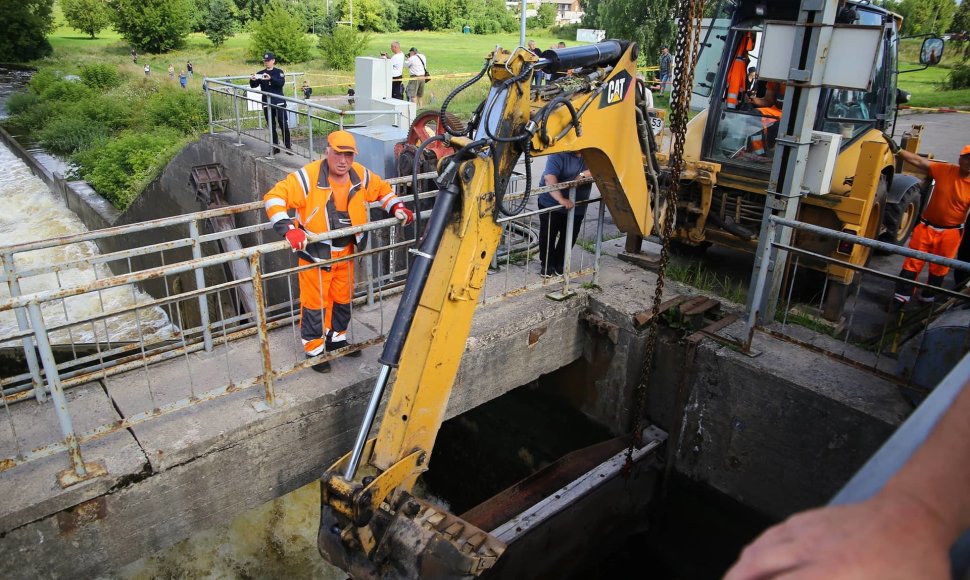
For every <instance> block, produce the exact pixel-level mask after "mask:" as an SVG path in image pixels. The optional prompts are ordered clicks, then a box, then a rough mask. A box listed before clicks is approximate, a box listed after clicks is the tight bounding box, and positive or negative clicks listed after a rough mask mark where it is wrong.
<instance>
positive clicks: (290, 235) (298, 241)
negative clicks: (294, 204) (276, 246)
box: [286, 225, 306, 252]
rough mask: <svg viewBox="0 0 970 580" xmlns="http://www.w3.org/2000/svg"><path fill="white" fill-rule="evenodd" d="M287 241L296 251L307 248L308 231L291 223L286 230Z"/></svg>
mask: <svg viewBox="0 0 970 580" xmlns="http://www.w3.org/2000/svg"><path fill="white" fill-rule="evenodd" d="M286 241H287V242H289V243H290V247H291V248H293V251H294V252H299V251H300V250H305V249H306V232H304V231H303V230H301V229H300V228H298V227H296V226H293V225H291V226H290V229H289V230H288V231H287V232H286Z"/></svg>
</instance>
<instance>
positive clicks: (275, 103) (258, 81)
mask: <svg viewBox="0 0 970 580" xmlns="http://www.w3.org/2000/svg"><path fill="white" fill-rule="evenodd" d="M263 66H264V68H263V70H260V71H257V72H255V73H253V75H252V76H250V77H249V86H250V87H252V88H254V89H255V88H257V87H259V90H261V91H263V93H269V94H264V95H263V115H265V117H266V123H267V124H268V125H269V128H270V129H269V131H270V134H271V135H272V136H273V145H274V147H273V153H274V154H275V153H279V152H280V148H279V147H276V146H277V145H279V144H280V142H279V138H278V137H277V135H276V128H277V127H279V128H280V132H281V133H282V134H283V144H284V145H285V146H286V149H287V151H286V153H287V154H289V155H292V154H293V153H292V152H291V151H289V149H290V127H289V125H287V122H286V101H285V100H283V85H285V84H286V76H285V75H284V74H283V69H279V68H276V55H275V54H273V53H272V52H266V53H264V54H263ZM273 95H279V97H276V96H273Z"/></svg>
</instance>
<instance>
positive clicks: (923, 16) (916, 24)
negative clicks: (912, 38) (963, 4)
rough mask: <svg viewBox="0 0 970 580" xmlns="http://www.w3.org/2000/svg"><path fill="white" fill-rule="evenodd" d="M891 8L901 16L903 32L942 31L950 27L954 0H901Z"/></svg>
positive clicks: (953, 11)
mask: <svg viewBox="0 0 970 580" xmlns="http://www.w3.org/2000/svg"><path fill="white" fill-rule="evenodd" d="M893 9H894V10H895V11H897V12H899V14H901V15H902V17H903V30H902V33H903V34H933V33H942V32H945V31H947V30H949V28H950V23H951V22H952V21H953V15H954V14H955V13H956V10H957V5H956V0H901V1H900V2H899V3H898V4H896V5H895V6H893Z"/></svg>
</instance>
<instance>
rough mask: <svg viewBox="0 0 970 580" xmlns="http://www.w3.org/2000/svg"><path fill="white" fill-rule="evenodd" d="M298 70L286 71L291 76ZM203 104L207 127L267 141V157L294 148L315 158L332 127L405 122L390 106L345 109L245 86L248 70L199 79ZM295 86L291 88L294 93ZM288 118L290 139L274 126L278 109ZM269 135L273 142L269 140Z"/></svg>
mask: <svg viewBox="0 0 970 580" xmlns="http://www.w3.org/2000/svg"><path fill="white" fill-rule="evenodd" d="M302 74H303V73H289V74H288V76H290V75H292V76H293V77H294V80H293V83H294V89H295V88H296V77H297V76H300V75H302ZM203 87H204V88H205V93H206V106H207V108H208V112H209V133H212V134H214V133H216V132H217V131H219V132H230V133H234V134H235V135H236V143H238V144H242V143H243V138H244V137H245V138H249V139H254V140H256V141H260V142H262V143H266V144H268V145H270V147H269V151H268V155H269V156H270V157H272V156H274V155H275V154H276V153H277V150H282V151H287V152H289V153H294V154H297V155H300V156H303V157H306V158H308V159H310V160H313V159H317V158H319V156H320V154H321V153H322V152H323V150H324V149H325V147H326V136H327V135H328V134H330V132H331V131H335V130H338V129H344V128H347V127H352V126H360V125H363V124H364V123H362V122H361V121H362V120H365V119H366V121H367V124H373V123H377V122H379V123H383V124H386V125H397V126H403V124H405V123H406V122H407V119H406V118H405V116H404V114H403V113H400V112H397V111H394V110H387V109H384V110H371V111H367V110H351V109H348V110H344V109H341V108H338V107H332V106H327V105H322V104H319V103H315V102H313V101H309V100H304V99H301V98H299V97H298V96H296V95H295V94H294V96H292V97H289V96H281V95H277V94H273V93H267V92H264V91H262V90H260V89H258V88H251V87H250V86H249V77H248V76H232V77H221V78H206V79H205V81H204V84H203ZM295 92H296V91H295V90H294V93H295ZM280 113H282V114H283V115H285V116H286V118H287V119H288V121H287V127H286V130H287V131H289V135H290V145H289V146H287V145H286V143H285V142H284V141H285V140H284V138H283V136H282V135H279V134H278V133H282V129H283V128H282V127H277V126H276V125H277V123H278V121H277V119H278V115H279V114H280ZM274 136H275V137H276V141H277V142H276V143H274V142H273V141H274Z"/></svg>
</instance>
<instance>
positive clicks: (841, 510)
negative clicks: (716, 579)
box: [725, 385, 970, 580]
mask: <svg viewBox="0 0 970 580" xmlns="http://www.w3.org/2000/svg"><path fill="white" fill-rule="evenodd" d="M968 489H970V387H968V386H967V385H964V387H963V390H962V392H961V393H960V394H959V395H958V396H957V398H956V399H955V400H954V401H953V404H952V405H951V407H950V409H949V410H948V411H947V413H946V414H945V415H944V416H943V417H942V418H941V419H940V422H939V423H938V424H937V425H936V427H935V428H934V429H933V431H932V432H931V433H930V435H929V437H928V438H927V439H926V441H925V442H924V443H923V445H922V446H921V447H920V448H919V449H918V450H917V451H916V453H915V454H914V455H913V456H912V457H911V458H910V460H909V461H908V462H907V463H906V464H905V465H904V466H903V467H902V468H901V469H900V470H899V472H897V473H896V475H895V476H893V478H892V479H890V480H889V482H888V483H887V484H886V486H885V487H884V488H883V489H882V490H881V491H880V492H879V493H878V494H876V495H875V496H874V497H873V498H872V499H869V500H866V501H863V502H860V503H856V504H852V505H844V506H830V507H826V508H822V509H817V510H811V511H808V512H805V513H802V514H796V515H795V516H793V517H791V518H789V519H788V520H787V521H785V522H784V523H782V524H780V525H778V526H775V527H773V528H771V529H769V530H768V531H766V532H765V533H764V534H762V535H761V537H759V538H758V539H757V540H756V541H755V542H754V543H753V544H751V545H750V546H748V547H747V548H746V549H745V550H744V552H742V554H741V557H740V559H739V560H738V562H737V563H736V564H735V565H734V567H733V568H732V569H731V570H730V571H729V572H728V574H727V576H725V580H743V579H755V578H757V579H759V580H760V579H767V578H775V577H781V576H783V577H785V578H789V577H791V578H795V577H797V578H799V579H812V578H819V579H822V578H825V579H837V578H852V579H877V578H928V579H932V578H940V579H944V578H947V579H948V578H949V577H950V563H949V558H948V552H949V549H950V547H951V546H952V545H953V543H954V542H955V541H956V539H957V538H958V537H959V536H960V534H961V532H963V531H964V530H966V529H967V528H968V527H970V494H968V493H967V490H968Z"/></svg>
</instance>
